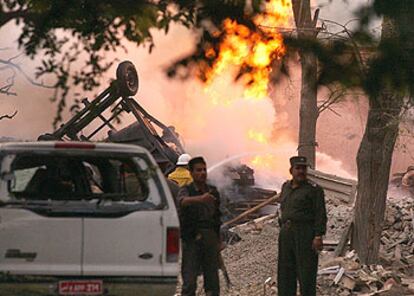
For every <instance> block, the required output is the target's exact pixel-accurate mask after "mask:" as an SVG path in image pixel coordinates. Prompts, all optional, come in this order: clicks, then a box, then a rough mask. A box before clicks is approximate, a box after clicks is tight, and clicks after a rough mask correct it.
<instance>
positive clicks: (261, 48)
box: [206, 0, 292, 104]
mask: <svg viewBox="0 0 414 296" xmlns="http://www.w3.org/2000/svg"><path fill="white" fill-rule="evenodd" d="M291 11H292V8H291V3H290V1H287V0H271V1H267V2H266V5H265V9H264V11H263V13H262V14H260V15H258V16H257V17H256V18H255V19H254V20H253V21H254V23H255V24H256V25H257V26H259V27H260V28H261V29H262V32H261V33H259V32H253V31H251V30H250V29H249V28H248V27H246V26H244V25H241V24H238V23H237V22H235V21H231V20H229V19H226V20H225V21H224V24H223V27H224V31H225V38H224V40H223V42H222V43H221V45H220V48H219V52H218V53H215V52H214V50H212V49H210V50H208V51H207V53H206V55H207V56H214V55H217V59H216V62H215V64H214V65H213V67H212V68H211V69H209V70H208V71H207V73H206V77H207V82H206V92H207V93H209V94H210V96H211V97H212V99H213V103H214V104H218V103H219V102H221V101H224V103H225V104H228V101H229V100H228V99H227V98H226V95H224V96H220V93H218V92H217V89H220V88H221V87H220V86H219V85H220V84H217V81H216V80H220V81H222V80H221V79H222V78H223V75H226V72H230V73H232V75H231V77H233V79H234V77H235V75H236V74H237V73H236V72H235V71H236V70H237V69H240V68H243V69H248V70H246V71H245V73H244V74H243V75H242V76H241V81H242V82H243V85H244V90H243V92H242V96H243V97H244V98H245V99H253V100H258V99H263V98H265V97H267V87H268V84H269V74H270V72H271V68H272V62H273V61H274V60H278V59H280V58H281V57H282V56H283V55H284V54H285V52H286V48H285V46H284V44H283V38H282V35H281V34H280V33H279V32H278V30H277V28H278V27H281V26H287V24H289V22H290V19H291ZM230 83H231V82H230ZM228 85H229V84H228V81H227V83H226V84H224V85H222V86H223V87H225V86H227V87H228ZM233 95H234V93H233Z"/></svg>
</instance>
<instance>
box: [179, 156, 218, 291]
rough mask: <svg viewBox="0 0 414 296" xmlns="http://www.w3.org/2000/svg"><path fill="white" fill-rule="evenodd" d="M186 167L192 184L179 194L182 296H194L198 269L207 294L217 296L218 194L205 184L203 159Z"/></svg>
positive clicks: (197, 159) (199, 158)
mask: <svg viewBox="0 0 414 296" xmlns="http://www.w3.org/2000/svg"><path fill="white" fill-rule="evenodd" d="M188 167H189V170H190V173H191V176H192V178H193V182H192V183H191V184H189V185H186V186H184V187H181V189H180V192H179V193H178V209H179V216H180V224H181V240H182V260H181V276H182V279H183V285H182V292H181V295H182V296H195V293H196V290H197V275H198V273H199V271H200V270H201V271H202V274H203V277H204V290H205V292H206V295H208V296H218V295H219V294H220V285H219V276H218V268H219V260H218V255H219V247H220V235H219V233H220V224H221V222H220V211H219V205H220V195H219V193H218V191H217V189H216V188H215V187H214V186H211V185H209V184H207V182H206V181H207V169H206V162H205V161H204V159H203V158H202V157H196V158H193V159H191V160H190V162H189V163H188Z"/></svg>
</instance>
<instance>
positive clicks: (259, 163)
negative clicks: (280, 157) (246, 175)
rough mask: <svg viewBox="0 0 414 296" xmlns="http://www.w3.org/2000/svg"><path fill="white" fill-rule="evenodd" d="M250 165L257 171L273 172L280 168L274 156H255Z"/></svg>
mask: <svg viewBox="0 0 414 296" xmlns="http://www.w3.org/2000/svg"><path fill="white" fill-rule="evenodd" d="M249 165H251V166H252V167H254V168H255V169H262V170H263V169H265V170H272V169H274V168H276V167H278V162H277V158H276V157H275V156H274V155H272V154H264V155H258V156H255V157H254V158H253V159H251V160H250V161H249Z"/></svg>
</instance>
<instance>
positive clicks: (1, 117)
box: [0, 110, 17, 120]
mask: <svg viewBox="0 0 414 296" xmlns="http://www.w3.org/2000/svg"><path fill="white" fill-rule="evenodd" d="M16 114H17V110H16V111H14V113H13V114H11V115H7V114H6V115H1V116H0V120H2V119H12V118H13V117H14V116H16Z"/></svg>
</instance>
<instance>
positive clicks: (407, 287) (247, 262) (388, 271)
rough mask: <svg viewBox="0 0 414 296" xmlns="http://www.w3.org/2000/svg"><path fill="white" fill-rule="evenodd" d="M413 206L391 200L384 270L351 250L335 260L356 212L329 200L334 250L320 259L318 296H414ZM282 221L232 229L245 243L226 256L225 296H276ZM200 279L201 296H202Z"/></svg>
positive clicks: (384, 240) (253, 222) (329, 237)
mask: <svg viewBox="0 0 414 296" xmlns="http://www.w3.org/2000/svg"><path fill="white" fill-rule="evenodd" d="M413 206H414V202H413V201H412V200H407V199H405V200H393V199H391V200H388V203H387V209H386V217H385V221H384V231H383V235H382V239H381V251H380V258H381V260H380V263H381V264H379V265H369V266H368V265H361V264H360V262H359V259H358V256H357V254H356V253H355V251H353V250H349V245H348V246H347V250H346V251H345V253H344V255H343V256H342V257H334V252H333V249H334V248H332V247H331V246H335V242H339V240H340V238H341V235H342V233H343V232H344V230H345V229H346V228H347V226H348V225H349V223H350V222H351V220H352V214H353V209H352V206H350V205H349V204H345V203H343V202H341V201H338V200H327V211H328V229H327V235H326V237H325V240H326V241H327V242H329V246H328V247H327V248H326V249H324V250H323V251H321V253H320V261H319V263H320V266H319V271H318V286H317V289H318V290H317V295H321V296H332V295H338V296H351V295H359V296H361V295H364V296H376V295H378V296H397V295H398V296H400V295H413V296H414V255H413V254H414V235H413V233H414V231H413V211H412V209H413ZM277 221H278V215H277V214H274V215H269V216H265V217H261V218H258V219H255V220H251V221H249V222H247V223H245V224H241V225H237V226H235V227H233V228H231V231H232V232H234V233H236V234H237V235H238V236H239V237H240V238H241V240H240V241H239V242H237V243H235V244H233V245H228V246H227V247H226V249H224V250H223V252H222V255H223V259H224V261H225V262H226V266H227V271H228V273H229V275H230V277H231V279H232V283H233V286H232V287H231V289H229V290H226V289H225V281H224V278H223V277H222V276H221V286H222V287H223V288H222V295H230V296H233V295H234V296H235V295H238V296H244V295H246V296H247V295H265V296H271V295H272V296H274V295H277V276H276V273H277V272H276V270H277V236H278V233H279V225H278V223H277ZM202 285H203V284H202V280H201V277H200V281H199V284H198V286H199V291H198V293H197V295H204V293H203V292H202Z"/></svg>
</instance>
